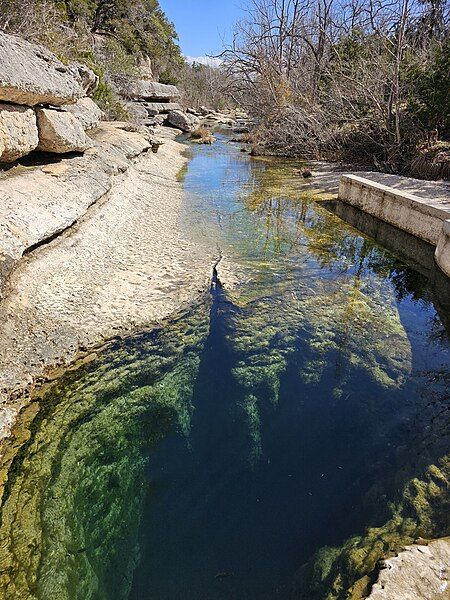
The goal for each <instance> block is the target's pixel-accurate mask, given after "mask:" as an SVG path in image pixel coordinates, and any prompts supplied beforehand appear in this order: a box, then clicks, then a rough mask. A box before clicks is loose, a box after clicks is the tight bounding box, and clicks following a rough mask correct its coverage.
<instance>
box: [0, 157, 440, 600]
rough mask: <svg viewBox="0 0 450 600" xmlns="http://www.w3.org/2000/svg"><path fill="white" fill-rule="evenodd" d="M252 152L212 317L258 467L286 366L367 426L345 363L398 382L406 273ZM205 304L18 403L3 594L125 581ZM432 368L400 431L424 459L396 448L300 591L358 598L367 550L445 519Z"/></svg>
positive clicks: (186, 399)
mask: <svg viewBox="0 0 450 600" xmlns="http://www.w3.org/2000/svg"><path fill="white" fill-rule="evenodd" d="M208 151H209V150H208ZM252 163H254V164H255V165H257V167H256V168H252V170H251V177H250V179H249V181H248V182H247V183H246V184H245V185H244V186H243V189H242V190H241V191H240V193H239V198H238V209H237V210H236V211H235V212H233V214H232V215H231V216H230V218H229V219H228V220H227V223H226V226H224V228H223V232H222V237H221V239H220V242H221V244H222V245H223V246H224V247H225V248H227V249H228V250H229V254H230V255H232V257H233V260H234V261H235V265H234V266H235V267H236V271H237V272H238V273H239V274H240V275H241V279H242V283H241V284H240V285H238V286H237V287H236V288H235V289H233V290H232V291H230V292H227V293H224V295H223V298H222V301H223V302H224V304H226V310H222V312H221V315H220V318H221V323H222V325H223V328H224V350H225V352H226V354H227V365H228V364H229V365H230V369H231V375H232V378H233V381H234V384H235V387H236V390H237V393H236V396H233V397H232V398H230V404H231V406H232V408H231V410H232V411H234V413H233V414H235V415H237V419H239V422H240V423H243V424H244V427H245V429H246V437H247V442H248V443H247V445H246V446H245V448H244V450H243V451H242V454H243V455H244V454H245V452H247V456H246V459H247V461H248V463H249V465H250V467H251V468H252V469H256V468H257V467H258V466H260V464H261V462H262V461H263V459H264V458H267V457H266V456H265V453H264V452H265V443H266V440H265V436H264V431H263V426H264V420H265V419H267V418H268V417H267V415H269V418H271V417H272V416H274V415H276V411H277V410H279V404H280V391H281V385H282V381H283V378H284V376H285V375H286V373H287V371H288V370H289V369H291V370H292V369H295V370H296V374H297V377H298V382H299V385H300V384H302V385H303V386H305V387H304V388H302V390H303V393H306V394H307V393H308V392H309V391H310V390H313V389H314V388H315V386H317V385H318V384H319V382H320V381H321V380H322V379H323V378H324V377H325V376H329V377H330V378H331V380H332V389H331V395H332V400H333V401H334V402H335V403H336V404H339V403H340V402H341V403H342V405H343V406H344V403H348V404H350V405H352V404H353V406H355V405H356V404H360V405H362V408H361V412H362V413H363V414H364V415H365V419H366V422H367V427H368V426H369V424H370V420H371V419H372V417H373V415H374V414H376V411H377V401H376V398H373V397H371V398H366V397H365V395H364V393H363V391H362V392H361V394H360V396H358V397H356V398H351V399H349V397H348V394H347V391H346V390H347V384H348V382H349V381H350V380H351V378H352V377H355V373H356V374H358V375H361V376H363V377H364V381H365V382H370V384H371V385H373V386H374V388H375V389H376V390H377V391H378V392H379V393H380V394H381V393H382V392H385V391H388V392H389V391H392V392H394V391H396V390H401V389H402V387H403V386H405V382H407V380H408V378H409V377H410V375H411V372H412V369H413V362H414V357H413V352H412V347H411V341H410V339H409V338H408V334H407V332H406V330H405V327H404V325H403V323H402V320H401V316H400V314H399V308H398V301H399V298H403V297H405V296H407V295H409V294H411V293H413V295H414V288H412V286H411V285H410V282H409V281H408V280H405V278H404V277H403V278H402V272H403V271H402V268H403V267H401V268H400V269H399V265H398V261H396V259H395V257H393V256H392V255H390V254H389V253H388V252H386V251H383V250H382V249H381V248H380V247H379V246H377V245H376V244H374V243H373V241H372V240H370V239H369V238H367V237H363V236H360V235H355V233H356V230H354V229H353V228H352V227H350V226H347V225H344V224H343V222H342V221H341V220H340V219H339V218H337V217H336V216H335V215H333V214H330V213H329V212H328V211H327V210H326V209H325V208H324V207H322V206H318V204H317V202H316V201H317V199H321V198H322V197H321V196H320V192H316V191H311V190H310V189H309V188H308V187H307V186H306V185H303V181H302V179H301V178H300V177H299V176H298V175H295V174H294V172H293V170H294V167H297V166H298V165H294V164H293V163H292V162H290V161H286V162H283V163H282V164H276V163H274V162H273V160H258V161H256V160H255V161H252ZM187 174H188V171H187V169H185V170H182V171H181V172H180V177H181V180H185V178H186V177H187ZM299 187H300V188H302V189H300V190H299ZM318 194H319V196H318ZM411 289H412V290H413V291H412V292H411ZM422 294H423V289H422V288H421V289H420V290H418V292H417V298H422ZM209 309H210V305H209V302H208V301H207V300H204V301H202V302H201V303H199V305H198V306H196V307H194V309H193V310H192V311H190V312H189V314H185V315H183V317H182V318H180V319H178V320H176V321H174V322H172V323H169V324H168V326H167V327H166V328H165V329H164V330H161V331H159V332H156V333H155V334H152V335H149V334H143V335H140V336H135V337H134V338H133V339H132V340H129V341H126V342H118V343H117V344H116V345H115V346H114V347H113V348H111V349H110V350H108V351H106V352H105V353H102V354H99V355H98V356H97V358H96V359H95V360H94V361H93V362H92V363H90V364H89V365H87V366H83V367H80V369H78V370H75V371H73V372H71V373H68V374H67V375H66V376H64V377H63V378H61V379H60V380H59V381H57V382H56V383H55V384H54V385H52V386H51V387H50V389H45V390H43V391H42V393H40V394H39V395H38V397H36V398H34V399H33V403H32V404H31V405H30V406H29V407H27V411H28V414H27V415H26V418H24V423H23V424H22V431H20V432H19V431H17V432H16V436H17V437H16V440H17V444H16V447H15V448H14V449H13V452H15V453H16V458H15V459H14V461H13V463H12V466H11V469H10V470H9V473H8V480H7V484H6V488H5V494H4V499H3V506H2V513H1V525H0V561H1V563H2V565H4V569H3V571H2V574H1V575H0V596H1V595H3V596H4V597H5V598H8V599H9V598H12V599H14V598H18V599H22V598H36V599H39V600H47V599H48V598H58V600H59V599H60V598H61V600H64V599H66V598H67V600H69V599H72V598H73V599H75V600H77V599H78V598H79V599H80V600H81V598H83V599H84V598H95V599H103V598H104V599H105V600H106V599H107V598H118V599H119V600H120V598H126V597H127V595H128V593H129V591H130V586H131V580H132V574H133V571H134V569H135V567H136V564H137V563H138V562H139V558H140V548H139V541H138V530H139V525H140V518H141V517H140V515H141V514H142V511H143V504H144V501H145V498H146V496H148V495H150V496H151V494H152V492H153V490H152V486H151V485H150V487H149V488H148V483H147V484H146V483H145V480H144V479H145V478H144V472H145V469H146V468H147V467H148V465H149V464H150V465H151V461H152V455H153V453H154V451H155V450H156V449H157V448H158V446H159V445H160V443H161V441H162V440H163V439H164V438H165V437H166V436H167V435H168V434H169V433H170V432H171V431H173V430H177V431H179V432H180V433H181V434H182V435H183V436H184V437H185V438H186V440H187V441H188V444H189V438H190V435H191V427H192V419H193V414H194V408H193V406H192V403H191V398H192V395H193V389H194V387H195V381H196V377H197V374H198V371H199V366H200V364H201V354H202V349H203V346H204V343H205V339H206V337H207V335H208V328H209V325H210V321H209V316H210V315H209ZM218 368H220V367H219V366H218ZM330 373H331V375H330ZM430 377H431V378H433V379H432V380H431V379H430V380H428V379H427V376H426V374H423V376H421V378H420V381H419V386H421V394H422V397H421V400H420V402H419V403H418V408H417V412H418V414H419V413H422V416H421V417H420V418H422V419H423V420H425V421H427V422H428V423H429V424H430V425H429V429H428V437H427V438H426V439H419V438H417V439H416V438H414V441H413V443H412V444H411V445H410V446H411V447H414V446H416V447H417V451H418V455H420V459H418V458H417V457H416V456H414V457H410V456H408V454H407V451H406V449H405V452H404V453H403V454H402V449H401V448H400V449H399V457H398V468H397V474H396V479H395V481H391V482H387V483H386V482H384V487H383V486H379V487H377V486H376V485H374V486H372V488H371V489H370V491H369V492H368V494H367V496H368V498H369V496H371V499H372V503H377V502H378V503H379V504H380V512H381V516H377V518H373V519H372V521H371V522H370V523H366V525H368V527H367V529H366V530H365V531H361V530H356V531H354V532H353V531H352V532H351V533H354V534H355V535H352V536H351V537H350V538H348V539H346V540H344V541H343V542H342V544H341V545H340V546H335V547H324V548H322V549H321V550H319V551H318V552H317V554H316V555H315V556H314V557H313V558H311V560H310V561H309V562H308V564H306V565H304V566H303V567H302V568H301V569H300V571H299V573H298V574H297V576H296V590H297V596H298V598H305V599H306V598H308V600H314V599H317V600H319V599H320V600H324V599H327V600H340V599H343V598H346V597H350V598H353V600H357V599H358V600H359V598H361V597H363V594H364V593H366V592H367V591H368V589H369V588H370V585H371V583H372V581H373V578H374V576H375V574H376V571H377V567H378V562H379V560H380V558H382V557H384V556H387V555H389V554H390V553H391V552H395V551H396V550H398V548H400V547H401V546H402V545H403V544H405V543H410V542H411V541H413V540H414V539H415V538H417V537H418V536H422V537H431V536H433V535H444V534H445V533H446V532H447V531H448V523H447V522H446V519H445V515H446V514H448V504H447V503H448V495H447V489H448V483H449V459H448V457H445V456H444V458H442V459H441V461H437V460H436V455H437V454H439V453H438V452H437V451H434V450H433V451H432V450H430V446H433V444H434V443H435V440H436V438H437V437H438V436H439V432H440V431H441V430H442V429H443V427H442V426H443V425H444V426H445V419H444V417H442V418H440V417H438V415H440V414H444V413H442V411H441V408H443V406H444V404H445V387H446V385H447V384H448V381H447V380H446V379H445V375H444V374H443V376H442V379H441V380H439V374H438V373H437V372H436V370H432V372H431V373H430ZM233 391H234V390H233ZM436 399H438V401H436ZM233 403H234V404H233ZM25 412H26V411H25ZM24 417H25V414H24ZM418 419H419V417H418ZM18 428H19V429H20V426H19V427H18ZM364 434H365V432H364V430H362V431H361V435H364ZM19 440H20V443H19ZM389 483H390V485H388V484H389ZM391 489H400V490H402V493H401V494H400V497H399V498H397V497H395V498H393V495H392V494H390V493H389V492H390V490H391ZM369 499H370V498H369ZM349 594H350V595H349Z"/></svg>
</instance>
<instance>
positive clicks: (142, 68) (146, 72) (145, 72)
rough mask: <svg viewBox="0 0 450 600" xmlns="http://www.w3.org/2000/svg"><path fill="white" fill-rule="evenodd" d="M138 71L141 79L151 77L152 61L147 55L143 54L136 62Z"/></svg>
mask: <svg viewBox="0 0 450 600" xmlns="http://www.w3.org/2000/svg"><path fill="white" fill-rule="evenodd" d="M138 69H139V73H140V74H141V77H142V79H143V80H150V81H151V80H152V79H153V68H152V61H151V59H150V57H149V56H143V57H142V58H141V59H140V60H139V62H138Z"/></svg>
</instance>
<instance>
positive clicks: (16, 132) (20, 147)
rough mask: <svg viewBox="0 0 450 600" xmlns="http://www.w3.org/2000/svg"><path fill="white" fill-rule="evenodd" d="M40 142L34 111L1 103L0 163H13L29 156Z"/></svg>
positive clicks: (16, 105)
mask: <svg viewBox="0 0 450 600" xmlns="http://www.w3.org/2000/svg"><path fill="white" fill-rule="evenodd" d="M38 141H39V138H38V129H37V125H36V115H35V114H34V110H33V109H32V108H28V107H26V106H20V105H18V104H6V103H3V102H0V162H4V163H9V162H13V161H15V160H17V159H18V158H20V157H21V156H24V155H25V154H28V153H29V152H31V151H32V150H34V149H35V148H36V146H37V145H38Z"/></svg>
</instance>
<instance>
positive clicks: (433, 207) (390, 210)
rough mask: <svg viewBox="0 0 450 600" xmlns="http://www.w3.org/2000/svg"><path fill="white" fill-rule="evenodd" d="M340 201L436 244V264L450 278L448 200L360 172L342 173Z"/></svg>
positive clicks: (449, 213) (449, 216) (449, 218)
mask: <svg viewBox="0 0 450 600" xmlns="http://www.w3.org/2000/svg"><path fill="white" fill-rule="evenodd" d="M339 200H342V201H343V202H346V203H348V204H351V205H352V206H354V207H356V208H359V209H360V210H362V211H364V212H366V213H368V214H370V215H372V216H374V217H377V218H378V219H381V220H382V221H385V222H386V223H390V224H391V225H395V227H398V228H399V229H403V230H404V231H407V232H408V233H411V234H412V235H414V236H416V237H418V238H420V239H422V240H425V241H426V242H429V243H430V244H433V246H436V253H435V260H436V263H437V264H438V266H439V267H440V268H441V269H442V271H443V272H444V273H445V274H446V275H447V277H450V210H449V209H448V208H447V206H448V205H449V203H448V202H447V201H444V202H442V201H439V200H435V199H432V198H419V197H418V196H415V195H414V194H411V193H409V192H407V191H405V190H398V189H394V188H392V187H388V186H386V185H383V184H381V183H378V182H376V181H371V180H370V179H366V178H364V177H359V176H357V175H342V176H341V180H340V183H339Z"/></svg>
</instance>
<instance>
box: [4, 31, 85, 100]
mask: <svg viewBox="0 0 450 600" xmlns="http://www.w3.org/2000/svg"><path fill="white" fill-rule="evenodd" d="M82 96H83V89H82V87H81V85H80V84H79V82H78V81H77V80H76V79H75V78H74V77H73V74H72V73H71V71H70V69H69V67H66V66H65V65H63V64H62V62H60V61H59V60H58V59H57V58H56V57H55V56H54V54H52V53H51V52H50V51H49V50H47V48H44V47H43V46H39V45H37V44H31V43H30V42H27V41H25V40H23V39H21V38H20V37H17V36H15V35H8V34H6V33H2V32H0V100H6V101H7V102H13V103H16V104H26V105H29V106H34V105H36V104H53V105H55V106H60V105H61V104H71V103H72V102H76V101H77V100H78V98H81V97H82Z"/></svg>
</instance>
